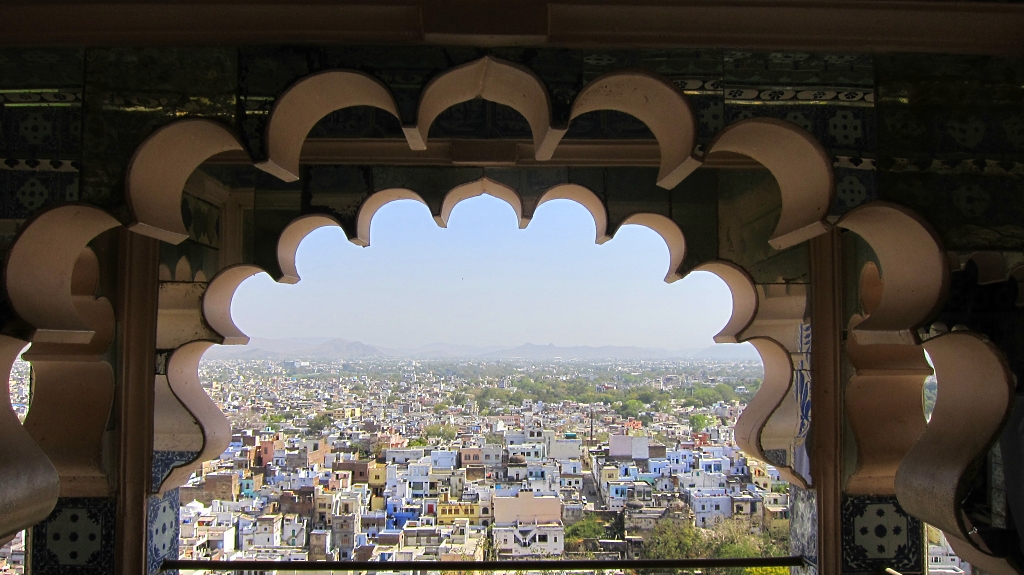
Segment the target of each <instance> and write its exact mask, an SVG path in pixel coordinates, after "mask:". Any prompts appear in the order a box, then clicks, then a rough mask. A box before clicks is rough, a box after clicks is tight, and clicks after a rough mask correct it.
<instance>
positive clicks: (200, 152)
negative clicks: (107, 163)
mask: <svg viewBox="0 0 1024 575" xmlns="http://www.w3.org/2000/svg"><path fill="white" fill-rule="evenodd" d="M232 150H234V151H242V150H243V147H242V144H241V143H239V141H238V138H237V137H236V136H235V134H234V133H233V132H232V131H231V130H229V129H228V128H226V127H225V126H223V125H221V124H219V123H217V122H214V121H211V120H203V119H185V120H178V121H175V122H171V123H170V124H167V125H165V126H163V127H161V128H158V129H157V130H156V131H155V132H153V133H152V134H151V135H150V136H149V137H148V138H146V139H145V140H144V141H143V142H142V143H141V144H139V147H138V148H136V149H135V154H134V155H133V156H132V159H131V161H130V162H129V163H128V173H127V175H126V177H125V182H126V187H127V199H128V207H129V209H130V210H131V214H132V218H133V220H134V222H133V223H132V224H131V225H129V226H128V229H130V230H131V231H133V232H135V233H138V234H142V235H145V236H149V237H152V238H156V239H158V240H162V241H165V242H167V243H171V244H179V243H181V242H182V241H184V240H185V239H186V238H188V230H187V229H185V224H184V222H182V220H181V194H182V190H184V189H185V181H186V180H188V178H189V176H191V175H192V172H194V171H195V169H196V168H198V167H199V165H200V164H202V163H203V162H204V161H206V160H207V159H209V158H210V157H212V156H214V155H216V154H219V153H221V152H227V151H232Z"/></svg>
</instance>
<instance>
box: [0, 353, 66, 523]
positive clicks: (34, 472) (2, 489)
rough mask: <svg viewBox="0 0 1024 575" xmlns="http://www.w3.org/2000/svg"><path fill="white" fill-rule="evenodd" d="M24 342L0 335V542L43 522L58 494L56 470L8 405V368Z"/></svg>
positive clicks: (55, 502)
mask: <svg viewBox="0 0 1024 575" xmlns="http://www.w3.org/2000/svg"><path fill="white" fill-rule="evenodd" d="M26 343H27V342H25V341H23V340H20V339H15V338H13V337H10V336H6V335H0V371H3V374H2V375H0V378H2V379H3V381H4V384H3V385H2V386H0V437H3V441H0V517H2V518H3V521H0V541H3V540H5V539H7V538H9V537H11V536H12V535H14V534H16V533H17V532H19V531H21V530H22V529H26V528H28V527H31V526H33V525H35V524H36V523H39V522H40V521H42V520H44V519H46V517H47V516H49V515H50V512H51V511H53V508H54V507H55V506H56V505H57V497H58V496H59V494H60V478H59V476H58V475H57V470H56V469H55V468H54V466H53V464H52V463H51V462H50V460H49V458H47V457H46V454H45V453H44V452H43V450H42V449H41V448H40V447H39V445H38V444H36V442H35V440H34V439H33V438H32V436H31V435H29V433H28V431H26V430H25V428H24V427H23V426H22V425H21V422H20V421H18V415H17V414H16V413H15V412H14V409H13V407H12V406H11V395H10V377H11V368H12V367H13V365H14V361H15V360H16V359H17V358H18V354H20V353H21V350H22V349H24V347H25V344H26ZM30 413H31V412H30Z"/></svg>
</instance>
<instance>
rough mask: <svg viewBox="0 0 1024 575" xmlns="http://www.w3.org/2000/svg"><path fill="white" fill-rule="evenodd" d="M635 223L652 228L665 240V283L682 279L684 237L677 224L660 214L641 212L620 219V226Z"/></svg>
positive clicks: (684, 257) (684, 273)
mask: <svg viewBox="0 0 1024 575" xmlns="http://www.w3.org/2000/svg"><path fill="white" fill-rule="evenodd" d="M629 224H636V225H640V226H643V227H645V228H649V229H651V230H654V231H655V232H656V233H657V234H658V235H659V236H661V239H663V240H665V245H666V246H668V273H667V274H666V275H665V283H673V282H675V281H678V280H681V279H683V277H685V276H686V274H687V272H686V271H685V270H684V269H683V260H684V259H686V237H685V236H684V235H683V230H681V229H679V225H678V224H676V223H675V222H674V221H672V218H670V217H668V216H663V215H661V214H652V213H648V212H641V213H638V214H633V215H631V216H628V217H626V218H625V219H623V220H622V223H621V224H620V225H619V229H621V228H622V226H626V225H629Z"/></svg>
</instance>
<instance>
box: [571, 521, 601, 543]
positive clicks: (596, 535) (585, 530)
mask: <svg viewBox="0 0 1024 575" xmlns="http://www.w3.org/2000/svg"><path fill="white" fill-rule="evenodd" d="M604 536H605V526H604V523H602V522H601V520H600V519H598V518H597V516H596V515H587V516H586V517H584V518H583V520H582V521H577V522H576V523H573V524H572V525H570V526H568V527H566V528H565V540H566V542H567V543H570V544H575V545H577V546H578V545H579V544H580V543H582V542H583V540H584V539H600V538H602V537H604Z"/></svg>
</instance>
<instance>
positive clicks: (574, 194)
mask: <svg viewBox="0 0 1024 575" xmlns="http://www.w3.org/2000/svg"><path fill="white" fill-rule="evenodd" d="M551 200H572V201H574V202H576V203H577V204H579V205H581V206H583V207H584V208H586V209H587V211H588V212H590V215H591V216H593V218H594V227H595V228H596V238H595V241H596V242H597V244H598V245H600V244H603V243H605V242H607V241H608V240H610V239H612V237H611V236H610V235H608V210H607V209H606V208H605V207H604V202H602V201H601V198H599V197H597V194H595V193H594V192H592V191H591V190H589V189H587V188H585V187H583V186H581V185H579V184H561V185H558V186H555V187H553V188H551V189H549V190H548V191H546V192H544V193H543V194H542V195H541V196H540V198H539V199H538V200H537V205H536V206H535V207H534V211H536V209H537V208H539V207H540V205H541V204H543V203H544V202H548V201H551Z"/></svg>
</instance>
